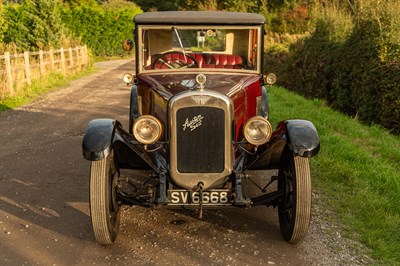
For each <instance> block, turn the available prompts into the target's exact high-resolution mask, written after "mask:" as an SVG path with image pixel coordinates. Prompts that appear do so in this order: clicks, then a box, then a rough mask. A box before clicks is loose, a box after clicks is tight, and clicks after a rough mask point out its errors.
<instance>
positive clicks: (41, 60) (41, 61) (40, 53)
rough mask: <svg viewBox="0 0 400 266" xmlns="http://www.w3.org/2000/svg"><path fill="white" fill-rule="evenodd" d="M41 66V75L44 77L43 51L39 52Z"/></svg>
mask: <svg viewBox="0 0 400 266" xmlns="http://www.w3.org/2000/svg"><path fill="white" fill-rule="evenodd" d="M39 66H40V75H41V76H43V75H44V62H43V51H42V50H39Z"/></svg>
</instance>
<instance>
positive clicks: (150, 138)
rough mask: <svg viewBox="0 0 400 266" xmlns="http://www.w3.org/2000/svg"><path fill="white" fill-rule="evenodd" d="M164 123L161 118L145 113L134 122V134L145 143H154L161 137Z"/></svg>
mask: <svg viewBox="0 0 400 266" xmlns="http://www.w3.org/2000/svg"><path fill="white" fill-rule="evenodd" d="M161 134H162V125H161V122H160V120H158V119H157V118H156V117H154V116H151V115H143V116H140V117H139V118H138V119H136V121H135V123H133V135H134V136H135V138H136V139H137V140H138V141H139V142H140V143H143V144H153V143H155V142H156V141H157V140H159V139H160V137H161Z"/></svg>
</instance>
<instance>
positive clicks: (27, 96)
mask: <svg viewBox="0 0 400 266" xmlns="http://www.w3.org/2000/svg"><path fill="white" fill-rule="evenodd" d="M94 71H95V70H94V69H93V68H89V69H87V70H84V71H81V72H79V73H77V74H73V75H69V76H64V75H62V74H61V73H51V74H49V75H46V76H43V77H40V78H39V79H36V80H33V81H32V84H31V85H29V86H25V87H23V88H21V89H19V91H18V92H17V94H16V95H14V96H12V97H11V96H9V97H6V98H5V99H3V100H0V112H2V111H5V110H8V109H13V108H16V107H18V106H21V105H24V104H26V103H28V102H31V101H33V100H35V99H37V98H39V97H40V96H41V95H43V94H44V93H46V92H49V91H52V90H55V89H58V88H60V87H61V86H63V85H66V84H68V82H70V81H71V80H75V79H78V78H80V77H82V76H86V75H88V74H90V73H93V72H94Z"/></svg>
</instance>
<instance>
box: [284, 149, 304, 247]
mask: <svg viewBox="0 0 400 266" xmlns="http://www.w3.org/2000/svg"><path fill="white" fill-rule="evenodd" d="M279 177H280V178H279V181H278V189H279V190H280V191H282V192H283V195H284V196H283V198H282V199H281V202H280V203H279V205H278V214H279V225H280V229H281V233H282V236H283V238H284V239H285V240H286V241H288V242H289V243H299V242H300V241H302V240H303V239H304V237H305V236H306V235H307V231H308V226H309V224H310V218H311V194H312V192H311V175H310V164H309V162H308V158H304V157H299V156H295V155H294V154H293V153H292V152H291V151H290V150H289V148H288V147H285V149H284V151H283V153H282V158H281V163H280V168H279Z"/></svg>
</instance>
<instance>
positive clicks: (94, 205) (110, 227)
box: [90, 152, 120, 245]
mask: <svg viewBox="0 0 400 266" xmlns="http://www.w3.org/2000/svg"><path fill="white" fill-rule="evenodd" d="M116 182H117V174H116V169H115V164H114V153H113V152H111V153H110V154H109V155H108V156H107V157H106V158H104V159H101V160H98V161H92V162H91V167H90V216H91V219H92V227H93V232H94V236H95V238H96V240H97V242H98V243H100V244H103V245H109V244H112V243H114V242H115V239H116V238H117V235H118V230H119V223H120V206H119V205H118V203H117V195H116V190H115V188H116Z"/></svg>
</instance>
